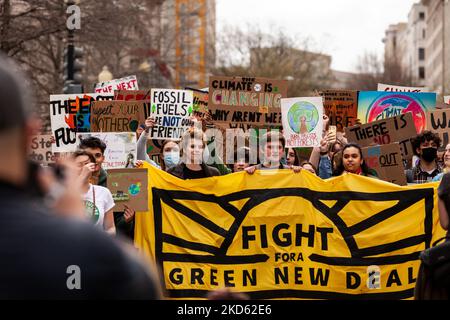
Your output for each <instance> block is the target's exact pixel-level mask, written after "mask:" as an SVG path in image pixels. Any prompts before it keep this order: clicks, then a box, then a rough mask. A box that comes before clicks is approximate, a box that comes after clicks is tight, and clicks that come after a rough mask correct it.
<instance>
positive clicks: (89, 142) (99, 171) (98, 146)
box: [78, 136, 108, 188]
mask: <svg viewBox="0 0 450 320" xmlns="http://www.w3.org/2000/svg"><path fill="white" fill-rule="evenodd" d="M78 149H80V150H84V151H86V152H88V153H90V154H91V155H92V156H93V157H94V159H95V169H94V172H93V174H92V178H93V180H92V182H93V184H96V185H99V186H102V187H105V188H106V186H107V178H108V174H107V173H106V171H105V170H104V169H103V168H102V164H103V161H105V150H106V144H105V143H104V142H103V141H102V140H100V139H99V138H97V137H92V136H90V137H87V138H86V139H83V140H81V142H80V144H79V146H78Z"/></svg>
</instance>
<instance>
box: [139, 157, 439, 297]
mask: <svg viewBox="0 0 450 320" xmlns="http://www.w3.org/2000/svg"><path fill="white" fill-rule="evenodd" d="M145 167H146V168H148V175H149V178H148V181H149V190H152V192H149V199H148V206H149V211H147V212H139V213H137V214H136V229H135V245H136V246H137V247H138V248H139V249H140V250H141V251H143V252H145V253H146V254H147V255H149V256H150V257H151V258H152V259H153V260H154V261H156V262H157V263H158V265H159V266H161V276H162V280H163V290H164V292H165V294H166V295H167V296H168V297H171V298H184V299H186V298H204V297H205V295H206V294H207V293H208V292H210V291H214V290H217V289H219V288H224V287H233V290H235V291H237V292H245V293H246V294H248V295H249V296H250V298H252V299H277V298H278V299H281V298H303V299H350V298H353V299H358V298H359V299H381V300H382V299H407V298H412V297H413V295H414V287H415V282H416V277H417V274H418V271H419V266H420V261H419V258H418V257H419V253H420V252H421V251H423V250H424V249H425V248H429V247H430V246H431V244H432V242H433V241H435V240H436V239H438V238H440V237H442V236H444V235H445V231H444V230H443V229H442V228H441V227H440V225H439V222H438V221H439V213H438V210H437V190H436V189H437V186H438V184H437V183H429V184H426V185H423V184H422V185H415V186H398V185H395V184H391V183H387V182H385V181H381V180H378V179H373V178H367V177H362V176H359V175H353V174H345V175H342V176H339V177H335V178H331V179H327V180H322V179H320V178H319V177H317V176H315V175H313V174H311V173H310V172H307V171H306V170H302V171H301V172H300V173H299V174H293V173H292V172H291V171H289V170H279V171H278V172H277V173H274V174H272V175H267V174H263V171H256V172H255V174H253V175H249V174H246V173H245V172H241V173H235V174H232V175H225V176H221V177H214V178H207V179H201V181H198V180H180V179H178V178H176V177H174V176H172V175H170V174H168V173H166V172H163V171H161V170H158V169H156V168H153V167H152V166H151V165H148V164H145ZM374 266H376V267H374ZM375 269H376V271H375V272H374V270H375Z"/></svg>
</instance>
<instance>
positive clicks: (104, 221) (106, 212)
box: [73, 150, 116, 234]
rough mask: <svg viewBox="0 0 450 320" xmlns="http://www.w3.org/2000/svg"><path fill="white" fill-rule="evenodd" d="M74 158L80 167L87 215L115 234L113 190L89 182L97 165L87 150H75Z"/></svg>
mask: <svg viewBox="0 0 450 320" xmlns="http://www.w3.org/2000/svg"><path fill="white" fill-rule="evenodd" d="M73 159H74V160H75V163H76V164H77V165H78V168H79V181H80V183H81V188H82V192H83V199H84V201H85V206H86V215H88V216H89V217H90V219H91V220H92V221H93V222H94V224H95V225H96V226H99V227H100V228H102V229H104V230H105V231H106V232H108V233H110V234H115V233H116V228H115V225H114V217H113V208H114V206H115V203H114V200H113V197H112V194H111V191H109V190H108V189H107V188H105V187H102V186H97V185H93V184H91V183H90V182H89V181H90V179H91V178H92V174H93V172H94V171H95V167H96V166H97V165H96V163H95V159H94V157H93V156H92V154H90V153H88V152H87V151H84V150H80V151H76V152H74V154H73Z"/></svg>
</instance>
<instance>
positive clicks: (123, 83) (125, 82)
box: [94, 76, 139, 94]
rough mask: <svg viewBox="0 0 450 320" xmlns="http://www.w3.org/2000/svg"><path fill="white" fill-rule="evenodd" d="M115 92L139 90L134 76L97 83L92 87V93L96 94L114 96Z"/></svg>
mask: <svg viewBox="0 0 450 320" xmlns="http://www.w3.org/2000/svg"><path fill="white" fill-rule="evenodd" d="M115 90H139V87H138V81H137V78H136V76H128V77H124V78H120V79H113V80H110V81H106V82H99V83H96V84H95V86H94V91H95V92H96V93H111V94H114V91H115Z"/></svg>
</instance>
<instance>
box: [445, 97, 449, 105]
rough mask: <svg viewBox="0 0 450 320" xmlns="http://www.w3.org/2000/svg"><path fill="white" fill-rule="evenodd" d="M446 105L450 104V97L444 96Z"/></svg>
mask: <svg viewBox="0 0 450 320" xmlns="http://www.w3.org/2000/svg"><path fill="white" fill-rule="evenodd" d="M444 103H446V104H450V96H444Z"/></svg>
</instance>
